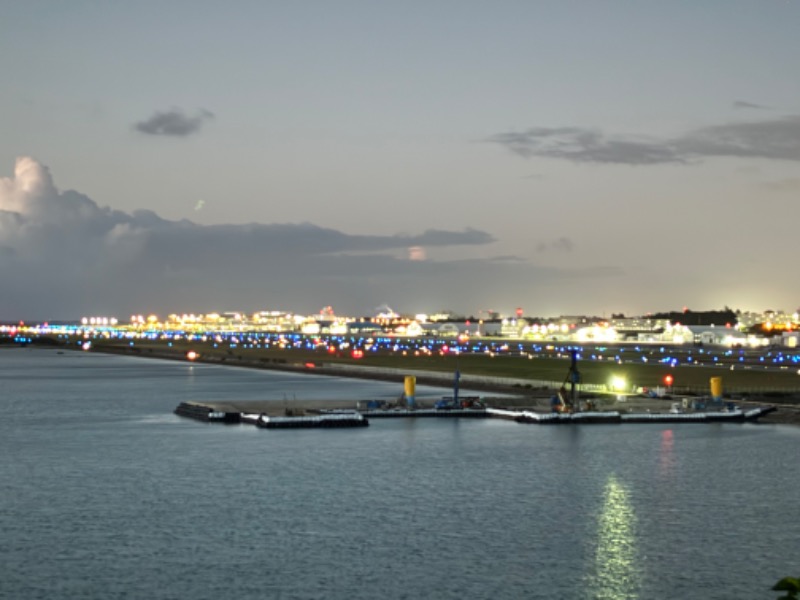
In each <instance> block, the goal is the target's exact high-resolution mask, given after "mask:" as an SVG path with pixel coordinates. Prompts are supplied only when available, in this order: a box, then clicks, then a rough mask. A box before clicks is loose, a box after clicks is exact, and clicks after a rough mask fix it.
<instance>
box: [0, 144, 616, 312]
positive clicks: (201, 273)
mask: <svg viewBox="0 0 800 600" xmlns="http://www.w3.org/2000/svg"><path fill="white" fill-rule="evenodd" d="M493 241H494V238H493V237H492V236H491V235H490V234H489V233H487V232H485V231H480V230H477V229H465V230H463V231H449V230H440V229H429V230H427V231H422V232H420V233H407V234H398V235H356V234H349V233H345V232H341V231H337V230H334V229H330V228H325V227H320V226H318V225H314V224H312V223H290V224H257V223H251V224H245V225H211V226H202V225H197V224H195V223H193V222H191V221H188V220H182V221H169V220H166V219H163V218H161V217H160V216H159V215H157V214H156V213H154V212H152V211H147V210H138V211H133V212H131V213H127V212H122V211H118V210H113V209H111V208H108V207H102V206H100V205H98V204H97V203H96V202H95V201H94V200H92V199H91V198H89V197H87V196H85V195H84V194H81V193H79V192H76V191H72V190H67V191H62V190H59V189H58V188H57V187H56V185H55V184H54V182H53V178H52V176H51V174H50V171H49V170H48V169H47V167H45V166H44V165H42V164H40V163H38V162H37V161H35V160H33V159H31V158H20V159H18V160H17V162H16V165H15V169H14V174H13V176H11V177H3V178H0V280H2V281H3V282H5V283H4V287H3V295H2V303H1V304H0V320H3V319H5V320H16V319H73V318H78V317H80V316H83V315H91V314H106V315H108V316H117V317H119V318H125V317H127V316H128V315H130V314H134V313H137V314H138V313H142V312H151V311H152V312H156V313H158V314H162V315H163V314H167V313H169V312H185V311H188V312H202V311H210V310H230V309H233V310H251V309H252V310H264V309H274V308H279V309H284V310H296V311H305V312H314V311H315V310H317V309H318V307H319V306H320V305H329V304H332V305H334V306H336V307H337V309H338V310H340V311H341V312H349V313H352V314H359V311H364V312H365V313H366V312H369V311H370V310H371V307H374V306H376V305H377V304H379V303H380V302H382V301H385V300H386V299H387V298H391V299H392V302H393V303H394V304H396V305H398V306H399V307H403V308H404V309H406V310H408V311H409V312H414V311H417V312H419V311H423V310H428V309H429V308H430V306H437V305H450V304H452V302H453V299H454V298H456V299H460V300H461V301H462V302H465V303H466V307H465V310H469V307H470V306H472V305H473V303H474V304H476V305H478V304H480V303H482V302H492V301H493V302H494V304H497V298H505V297H512V298H513V297H519V296H523V295H526V294H530V293H531V287H532V286H534V285H547V284H548V282H550V281H555V280H562V279H564V278H569V277H572V276H573V275H570V274H569V273H567V272H564V271H559V270H555V269H547V268H541V267H537V266H535V265H532V264H530V263H527V262H525V261H522V260H515V259H510V258H509V257H501V258H500V259H496V260H495V259H492V258H486V259H483V260H469V261H467V260H460V261H436V260H430V259H427V257H426V255H425V252H426V249H430V248H434V247H458V246H473V247H476V246H488V245H490V244H491V243H492V242H493ZM409 259H410V260H409ZM596 272H602V270H598V271H596ZM578 276H580V277H584V276H586V274H585V273H580V274H578ZM590 276H594V275H590ZM476 281H479V282H480V285H479V286H476V285H475V282H476ZM9 282H13V283H11V284H10V283H9ZM548 289H549V288H548ZM554 289H555V288H554ZM362 314H363V313H362Z"/></svg>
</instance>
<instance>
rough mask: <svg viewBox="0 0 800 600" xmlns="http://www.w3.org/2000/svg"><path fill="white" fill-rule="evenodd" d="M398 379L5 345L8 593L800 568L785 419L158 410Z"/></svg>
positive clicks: (506, 589)
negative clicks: (591, 421) (205, 417)
mask: <svg viewBox="0 0 800 600" xmlns="http://www.w3.org/2000/svg"><path fill="white" fill-rule="evenodd" d="M399 392H400V390H399V389H398V386H397V385H396V384H387V383H375V382H366V381H358V380H354V381H349V380H346V379H330V378H320V377H311V376H300V375H292V374H284V373H270V372H263V371H248V370H242V369H235V368H228V367H217V366H205V365H189V364H185V363H177V362H166V361H151V360H137V359H133V358H128V357H119V356H104V355H97V354H85V353H66V354H57V353H56V352H55V351H51V350H27V349H25V350H21V349H5V350H0V414H1V415H2V417H1V418H0V451H2V461H0V486H1V487H2V495H0V535H2V538H0V598H10V599H11V598H20V599H25V598H46V599H53V598H92V599H95V598H96V599H110V598H154V599H160V598H165V599H166V598H175V599H182V598H188V599H203V598H209V599H211V598H214V599H216V598H285V599H288V598H341V599H349V598H364V599H375V598H458V599H462V598H492V599H499V598H566V599H573V598H598V599H600V598H602V599H606V598H607V599H628V598H641V599H642V600H644V599H648V600H652V599H673V598H674V599H678V598H697V599H712V598H720V599H722V598H725V599H726V600H729V599H739V598H741V599H743V600H745V599H747V600H751V599H756V598H775V597H776V594H775V593H774V592H770V591H769V588H770V587H771V585H772V584H773V583H774V582H775V581H776V580H777V579H779V578H780V577H782V576H784V575H789V574H792V575H800V561H799V560H798V558H800V552H799V551H800V518H798V517H800V509H799V508H798V506H799V504H798V503H800V467H799V466H798V460H797V456H798V453H797V449H798V443H799V442H800V429H794V428H790V427H783V426H766V425H764V426H760V425H753V424H747V425H733V424H724V425H723V424H715V425H698V424H686V425H628V426H620V425H608V426H606V425H596V426H584V427H566V426H564V427H546V426H535V425H528V426H526V425H518V424H515V423H513V422H506V421H497V420H463V421H458V420H430V419H419V420H416V421H415V420H401V419H398V420H387V421H373V422H372V424H371V425H370V427H368V428H364V429H356V430H288V431H274V430H259V429H257V428H255V427H253V426H247V425H242V426H223V425H207V424H203V423H199V422H195V421H191V420H185V419H181V418H179V417H176V416H174V415H173V414H172V410H173V409H174V408H175V406H176V405H177V404H178V403H179V402H180V401H182V400H191V399H198V400H203V399H207V400H210V399H225V398H243V399H263V398H278V399H280V398H283V397H288V398H291V397H298V398H316V397H318V398H324V397H333V398H343V397H348V396H350V397H358V398H363V399H369V398H377V397H383V398H387V397H389V398H390V397H396V396H397V395H398V394H399ZM428 392H431V390H428ZM433 393H435V394H439V395H440V394H441V392H439V391H436V392H433Z"/></svg>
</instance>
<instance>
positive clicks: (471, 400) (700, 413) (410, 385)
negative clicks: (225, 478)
mask: <svg viewBox="0 0 800 600" xmlns="http://www.w3.org/2000/svg"><path fill="white" fill-rule="evenodd" d="M577 362H578V361H577V351H575V350H573V351H572V361H571V365H570V369H569V372H568V374H567V377H566V379H565V380H564V383H563V384H562V386H561V389H559V390H558V392H557V393H556V395H555V396H553V397H552V398H551V399H550V410H549V411H548V410H535V409H533V408H531V407H529V406H527V407H517V408H511V407H508V406H505V407H496V406H494V407H493V406H489V405H488V404H489V403H487V402H486V401H485V400H483V399H481V398H479V397H477V396H463V395H459V385H458V384H459V379H460V373H459V371H458V370H456V372H455V377H454V382H453V395H452V396H442V397H441V399H440V400H438V401H436V402H434V403H433V404H432V405H431V404H428V405H423V404H419V405H418V404H417V403H416V398H415V387H416V378H415V377H414V376H406V378H405V382H404V392H403V395H402V396H401V397H400V400H399V401H398V402H395V403H387V402H385V401H380V400H369V401H363V402H362V401H357V402H355V408H353V404H354V401H352V400H340V401H338V402H337V401H333V400H331V401H320V402H318V403H316V405H314V406H313V407H312V406H311V405H310V404H309V403H307V402H303V401H297V400H294V401H292V403H291V407H290V406H289V403H288V401H286V400H284V402H283V413H282V414H279V413H278V411H279V409H280V407H281V406H282V405H281V403H280V401H264V402H239V403H230V402H228V403H214V402H212V403H206V404H203V403H196V402H182V403H181V404H180V405H179V406H178V407H177V408H176V409H175V413H176V414H178V415H180V416H183V417H189V418H192V419H198V420H201V421H206V422H214V423H251V424H254V425H256V426H257V427H262V428H265V429H289V428H308V427H321V428H332V427H337V428H338V427H365V426H367V425H369V420H370V419H391V418H395V419H396V418H448V419H453V418H470V419H483V418H500V419H508V420H512V421H515V422H517V423H530V424H536V425H589V424H618V423H619V424H622V423H720V422H729V423H736V422H744V421H756V420H757V419H758V418H759V417H761V416H763V415H766V414H768V413H770V412H772V411H774V410H776V408H775V407H774V406H750V407H748V408H746V409H743V408H741V407H739V406H737V405H736V404H734V403H732V402H723V400H722V380H721V378H719V377H714V378H712V379H711V395H710V397H709V398H703V399H696V400H690V399H689V398H684V399H683V402H674V403H672V405H671V407H670V408H669V410H668V412H663V411H661V410H650V408H651V406H656V405H645V406H647V408H644V407H640V408H639V410H615V409H612V408H610V407H609V410H599V409H598V404H597V401H596V399H594V398H590V399H586V400H584V401H581V400H580V399H579V398H578V385H579V383H580V380H581V377H580V373H579V372H578V368H577ZM567 385H569V390H567ZM518 399H519V398H518ZM522 401H523V402H529V401H530V398H528V399H525V398H522ZM507 402H508V399H507V398H500V399H496V402H495V404H499V403H506V404H507ZM656 403H657V405H658V407H659V408H660V407H661V406H663V404H660V402H658V400H656Z"/></svg>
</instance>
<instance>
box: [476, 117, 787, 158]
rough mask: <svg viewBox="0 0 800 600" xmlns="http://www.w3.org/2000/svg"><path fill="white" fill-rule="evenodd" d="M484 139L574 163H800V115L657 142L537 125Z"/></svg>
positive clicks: (711, 128)
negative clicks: (718, 159) (757, 160)
mask: <svg viewBox="0 0 800 600" xmlns="http://www.w3.org/2000/svg"><path fill="white" fill-rule="evenodd" d="M487 141H489V142H491V143H496V144H500V145H501V146H504V147H506V148H508V149H509V150H511V151H512V152H514V153H516V154H518V155H520V156H523V157H525V158H533V157H544V158H557V159H564V160H570V161H573V162H577V163H606V164H624V165H653V164H668V163H678V164H680V163H689V162H693V161H697V160H700V159H704V158H712V157H741V158H767V159H776V160H791V161H800V116H798V115H791V116H787V117H781V118H775V119H768V120H763V121H751V122H744V123H728V124H723V125H714V126H709V127H703V128H699V129H695V130H693V131H690V132H688V133H686V134H685V135H683V136H680V137H677V138H673V139H661V140H659V139H653V138H644V137H632V136H623V135H614V134H606V133H604V132H602V131H600V130H595V129H586V128H580V127H552V128H549V127H535V128H531V129H528V130H525V131H520V132H507V133H499V134H496V135H494V136H491V137H490V138H488V140H487Z"/></svg>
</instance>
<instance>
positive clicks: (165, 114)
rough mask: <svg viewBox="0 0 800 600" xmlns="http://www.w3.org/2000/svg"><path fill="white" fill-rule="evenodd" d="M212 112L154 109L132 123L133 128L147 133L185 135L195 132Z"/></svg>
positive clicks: (212, 116) (211, 116)
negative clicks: (194, 112) (190, 112)
mask: <svg viewBox="0 0 800 600" xmlns="http://www.w3.org/2000/svg"><path fill="white" fill-rule="evenodd" d="M213 118H214V114H213V113H211V112H209V111H207V110H201V111H200V112H198V113H197V114H196V115H193V116H192V115H187V114H186V113H184V112H183V111H182V110H181V109H180V108H173V109H171V110H167V111H156V112H154V113H153V114H152V115H151V116H150V117H149V118H147V119H145V120H144V121H139V122H138V123H136V124H134V126H133V127H134V129H135V130H136V131H139V132H141V133H146V134H148V135H166V136H172V137H186V136H187V135H191V134H193V133H197V132H198V131H200V129H201V128H202V127H203V125H204V124H205V122H206V121H208V120H210V119H213Z"/></svg>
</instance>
